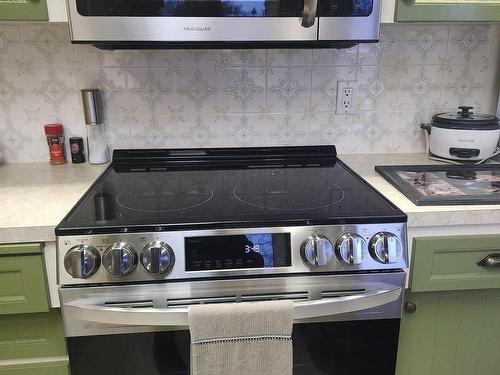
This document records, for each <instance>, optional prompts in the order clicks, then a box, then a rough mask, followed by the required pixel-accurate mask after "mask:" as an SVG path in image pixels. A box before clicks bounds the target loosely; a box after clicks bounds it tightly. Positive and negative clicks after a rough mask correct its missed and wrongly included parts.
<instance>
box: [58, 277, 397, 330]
mask: <svg viewBox="0 0 500 375" xmlns="http://www.w3.org/2000/svg"><path fill="white" fill-rule="evenodd" d="M401 293H402V287H393V288H389V289H381V290H380V289H378V290H376V291H369V292H364V293H360V294H356V295H351V296H345V297H335V298H323V299H320V300H310V301H303V302H295V303H294V318H295V319H297V320H298V319H308V318H318V317H322V316H329V315H337V314H344V313H350V312H355V311H360V310H365V309H370V308H375V307H379V306H383V305H385V304H388V303H391V302H395V301H397V300H398V299H399V298H400V297H401ZM63 309H64V310H63V311H64V315H65V316H66V317H67V318H73V319H78V320H81V321H86V322H93V323H100V324H111V325H126V326H164V327H165V326H187V325H188V308H187V307H179V308H121V307H108V306H102V305H99V304H96V303H92V302H91V301H85V300H76V301H72V302H68V303H65V304H64V306H63Z"/></svg>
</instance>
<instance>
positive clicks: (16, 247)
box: [0, 243, 43, 255]
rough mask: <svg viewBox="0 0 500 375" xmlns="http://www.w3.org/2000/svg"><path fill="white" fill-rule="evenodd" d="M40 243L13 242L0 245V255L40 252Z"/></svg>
mask: <svg viewBox="0 0 500 375" xmlns="http://www.w3.org/2000/svg"><path fill="white" fill-rule="evenodd" d="M42 246H43V245H42V244H39V243H14V244H7V245H0V255H21V254H41V253H42Z"/></svg>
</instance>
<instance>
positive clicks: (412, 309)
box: [404, 302, 417, 314]
mask: <svg viewBox="0 0 500 375" xmlns="http://www.w3.org/2000/svg"><path fill="white" fill-rule="evenodd" d="M404 309H405V312H407V313H408V314H413V313H414V312H416V311H417V305H416V304H414V303H413V302H406V303H405V305H404Z"/></svg>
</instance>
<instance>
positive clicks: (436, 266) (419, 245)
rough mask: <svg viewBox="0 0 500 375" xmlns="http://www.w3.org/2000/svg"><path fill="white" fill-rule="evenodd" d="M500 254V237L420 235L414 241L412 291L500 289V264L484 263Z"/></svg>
mask: <svg viewBox="0 0 500 375" xmlns="http://www.w3.org/2000/svg"><path fill="white" fill-rule="evenodd" d="M493 254H497V257H498V256H500V236H498V235H485V236H455V237H448V236H447V237H419V238H415V239H414V240H413V260H412V265H411V285H410V287H411V290H412V292H425V291H440V290H467V289H489V288H500V267H498V266H493V265H490V266H489V267H487V266H480V265H478V264H477V262H478V261H480V260H481V259H483V258H485V257H486V256H488V255H493Z"/></svg>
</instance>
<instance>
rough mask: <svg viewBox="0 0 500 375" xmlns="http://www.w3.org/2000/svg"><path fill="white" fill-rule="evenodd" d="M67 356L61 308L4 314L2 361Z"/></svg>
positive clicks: (0, 333)
mask: <svg viewBox="0 0 500 375" xmlns="http://www.w3.org/2000/svg"><path fill="white" fill-rule="evenodd" d="M65 355H66V340H65V338H64V330H63V323H62V319H61V311H60V310H59V309H54V310H51V311H50V312H48V313H42V314H17V315H4V316H0V361H4V360H12V359H20V358H35V357H55V356H65Z"/></svg>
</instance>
